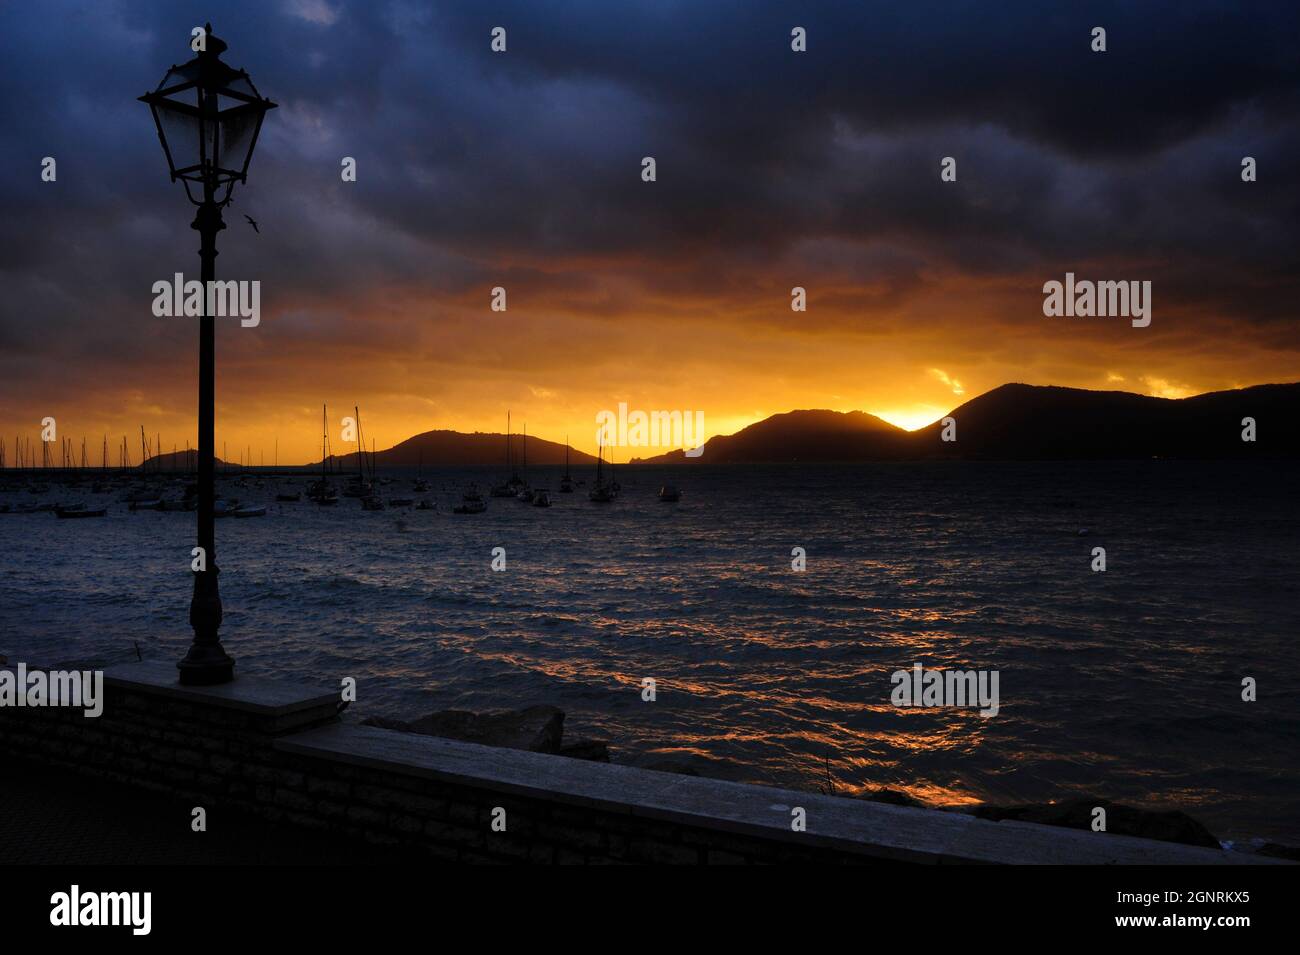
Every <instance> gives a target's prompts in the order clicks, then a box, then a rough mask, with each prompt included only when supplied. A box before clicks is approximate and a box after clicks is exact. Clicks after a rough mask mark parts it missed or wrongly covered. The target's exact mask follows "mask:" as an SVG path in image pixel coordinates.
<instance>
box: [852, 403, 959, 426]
mask: <svg viewBox="0 0 1300 955" xmlns="http://www.w3.org/2000/svg"><path fill="white" fill-rule="evenodd" d="M949 410H950V409H948V408H938V407H935V406H933V405H924V406H917V407H914V408H909V409H907V410H901V409H895V410H892V411H877V410H876V409H874V408H872V409H870V410H869V411H868V412H867V413H868V414H873V415H875V416H876V417H877V418H880V419H881V420H882V421H888V422H889V423H890V424H892V425H895V426H896V427H899V428H902V429H903V430H904V431H917V430H919V429H921V428H924V427H925V426H926V425H927V424H933V423H934V422H936V421H938V420H939V419H940V418H942V417H943V416H944V415H946V414H947V413H948V411H949Z"/></svg>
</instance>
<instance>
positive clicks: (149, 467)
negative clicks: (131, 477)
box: [136, 450, 239, 472]
mask: <svg viewBox="0 0 1300 955" xmlns="http://www.w3.org/2000/svg"><path fill="white" fill-rule="evenodd" d="M212 460H213V461H214V462H215V466H216V469H217V471H218V472H220V471H222V470H227V469H234V468H238V467H239V465H237V464H231V465H227V464H226V462H225V461H223V460H221V458H219V457H213V459H212ZM198 469H199V452H197V451H195V450H189V451H168V452H167V453H166V454H155V455H154V456H153V457H151V458H146V459H145V462H144V464H143V465H141V466H140V467H139V468H137V469H136V470H138V471H194V472H197V471H198Z"/></svg>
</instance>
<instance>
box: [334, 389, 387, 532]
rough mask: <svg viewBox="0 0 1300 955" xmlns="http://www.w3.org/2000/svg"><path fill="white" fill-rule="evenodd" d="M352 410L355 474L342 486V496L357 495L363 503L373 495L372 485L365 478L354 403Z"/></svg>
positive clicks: (358, 411) (359, 410)
mask: <svg viewBox="0 0 1300 955" xmlns="http://www.w3.org/2000/svg"><path fill="white" fill-rule="evenodd" d="M352 412H353V414H355V415H356V418H355V419H353V420H354V421H355V422H356V428H357V476H356V477H354V478H353V479H352V480H351V481H349V482H348V483H347V485H346V486H345V487H344V488H343V496H344V497H359V498H361V499H362V502H363V503H364V502H365V500H366V499H367V498H369V497H371V496H372V495H373V493H374V486H373V485H372V484H371V483H370V482H369V481H367V480H366V464H365V451H364V450H363V448H364V447H365V445H364V443H363V439H362V436H361V409H360V408H358V407H356V406H355V405H354V406H353V408H352ZM379 509H380V508H370V510H379Z"/></svg>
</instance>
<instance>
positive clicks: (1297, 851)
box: [1256, 842, 1300, 862]
mask: <svg viewBox="0 0 1300 955" xmlns="http://www.w3.org/2000/svg"><path fill="white" fill-rule="evenodd" d="M1256 851H1257V852H1258V853H1259V854H1260V855H1262V856H1273V857H1274V858H1277V859H1291V860H1293V861H1295V862H1300V848H1298V847H1296V846H1284V845H1282V844H1281V843H1278V842H1266V843H1264V844H1263V845H1262V846H1260V847H1259V849H1258V850H1256Z"/></svg>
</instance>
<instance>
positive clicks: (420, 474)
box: [415, 448, 432, 494]
mask: <svg viewBox="0 0 1300 955" xmlns="http://www.w3.org/2000/svg"><path fill="white" fill-rule="evenodd" d="M419 452H420V457H419V467H418V468H417V470H416V475H415V493H417V494H424V493H426V492H427V491H429V490H430V489H431V487H432V486H431V485H430V484H429V482H428V481H426V480H425V479H424V448H420V449H419Z"/></svg>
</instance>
